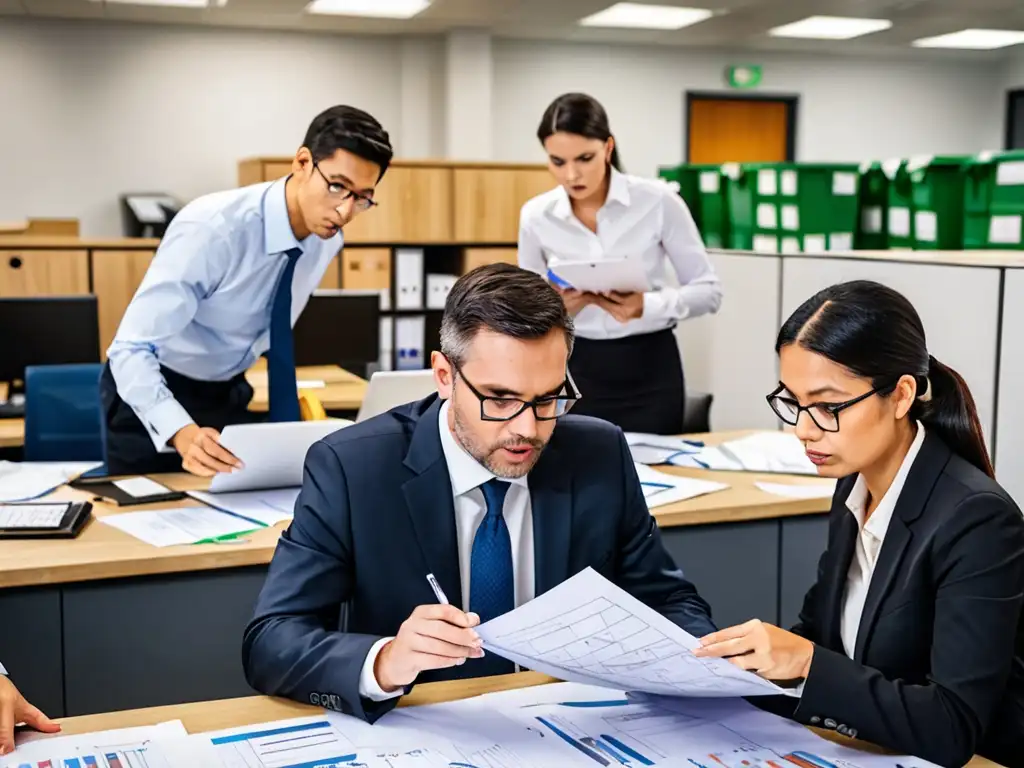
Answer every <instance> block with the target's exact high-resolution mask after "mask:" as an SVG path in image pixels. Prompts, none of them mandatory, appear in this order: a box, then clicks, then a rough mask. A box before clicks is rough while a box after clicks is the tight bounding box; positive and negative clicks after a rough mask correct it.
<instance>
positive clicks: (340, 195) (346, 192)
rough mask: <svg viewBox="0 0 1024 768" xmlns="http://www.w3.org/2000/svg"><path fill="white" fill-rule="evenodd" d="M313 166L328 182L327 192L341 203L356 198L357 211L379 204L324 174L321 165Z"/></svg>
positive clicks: (314, 164)
mask: <svg viewBox="0 0 1024 768" xmlns="http://www.w3.org/2000/svg"><path fill="white" fill-rule="evenodd" d="M313 167H314V168H316V172H317V173H319V174H320V177H321V178H322V179H323V180H324V182H325V183H326V184H327V194H329V195H330V196H331V197H333V198H336V199H337V201H338V202H339V203H341V202H344V201H345V200H348V199H350V198H354V199H355V201H356V202H355V209H356V210H357V211H368V210H370V209H371V208H372V207H373V206H375V205H377V201H376V200H374V199H373V198H371V197H367V196H366V195H361V194H359V193H358V192H356V191H354V190H351V189H349V188H348V187H346V186H345V185H344V184H341V183H340V182H337V181H331V180H330V179H328V178H327V176H325V175H324V172H323V171H322V170H320V166H319V164H317V163H313Z"/></svg>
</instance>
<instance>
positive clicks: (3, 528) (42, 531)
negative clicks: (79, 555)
mask: <svg viewBox="0 0 1024 768" xmlns="http://www.w3.org/2000/svg"><path fill="white" fill-rule="evenodd" d="M91 519H92V504H90V503H89V502H88V501H49V502H15V503H4V504H0V539H73V538H75V537H76V536H78V534H79V533H81V532H82V529H83V528H84V527H85V524H86V523H87V522H89V520H91Z"/></svg>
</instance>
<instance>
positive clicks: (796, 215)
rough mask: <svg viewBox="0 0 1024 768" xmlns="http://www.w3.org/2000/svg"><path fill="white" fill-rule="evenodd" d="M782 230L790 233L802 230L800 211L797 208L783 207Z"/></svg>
mask: <svg viewBox="0 0 1024 768" xmlns="http://www.w3.org/2000/svg"><path fill="white" fill-rule="evenodd" d="M782 228H783V229H787V230H789V231H790V232H795V231H796V230H798V229H800V209H799V208H798V207H797V206H795V205H784V206H782Z"/></svg>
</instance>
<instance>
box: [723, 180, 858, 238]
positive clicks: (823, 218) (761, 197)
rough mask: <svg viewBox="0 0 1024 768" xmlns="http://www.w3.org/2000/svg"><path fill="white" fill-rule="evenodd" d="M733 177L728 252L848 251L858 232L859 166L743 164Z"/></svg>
mask: <svg viewBox="0 0 1024 768" xmlns="http://www.w3.org/2000/svg"><path fill="white" fill-rule="evenodd" d="M723 173H724V174H725V175H726V176H728V177H730V182H729V184H728V190H727V193H726V194H727V198H728V201H729V218H730V221H729V225H730V234H729V241H728V242H729V247H730V248H736V249H742V250H754V251H758V252H762V253H801V252H804V251H807V252H823V251H848V250H851V249H852V248H853V246H854V233H855V232H856V230H857V191H858V186H859V181H860V175H859V169H858V167H857V166H856V165H850V164H836V163H745V164H743V165H736V164H728V165H725V166H723Z"/></svg>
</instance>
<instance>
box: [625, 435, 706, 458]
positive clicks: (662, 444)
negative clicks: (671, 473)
mask: <svg viewBox="0 0 1024 768" xmlns="http://www.w3.org/2000/svg"><path fill="white" fill-rule="evenodd" d="M626 443H627V444H628V445H629V451H630V453H631V454H633V461H635V462H637V463H638V464H669V463H671V460H672V459H673V458H674V457H675V456H677V455H684V456H685V455H688V454H691V453H697V452H698V451H700V450H701V449H702V448H703V447H704V443H701V442H695V441H693V440H684V439H682V438H680V437H668V436H665V435H648V434H644V433H642V432H627V433H626Z"/></svg>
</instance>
